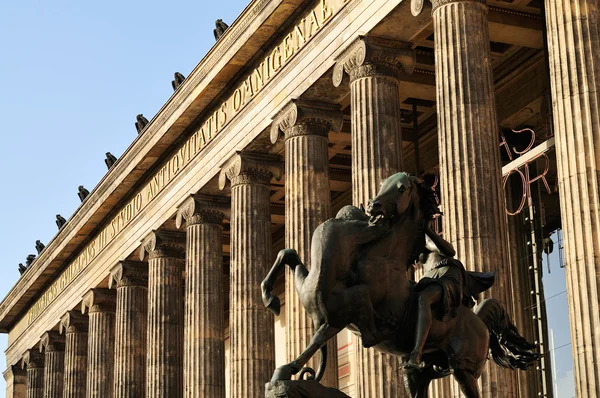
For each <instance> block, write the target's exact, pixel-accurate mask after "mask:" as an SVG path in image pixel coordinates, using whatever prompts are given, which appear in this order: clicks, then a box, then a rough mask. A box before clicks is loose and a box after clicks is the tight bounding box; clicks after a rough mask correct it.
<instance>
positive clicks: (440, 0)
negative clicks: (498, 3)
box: [431, 0, 487, 12]
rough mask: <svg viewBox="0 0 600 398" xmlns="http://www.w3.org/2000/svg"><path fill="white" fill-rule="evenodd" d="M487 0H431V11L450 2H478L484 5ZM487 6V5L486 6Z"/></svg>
mask: <svg viewBox="0 0 600 398" xmlns="http://www.w3.org/2000/svg"><path fill="white" fill-rule="evenodd" d="M486 2H487V0H431V6H432V9H431V11H432V12H433V11H435V10H437V9H438V8H440V7H441V6H445V5H446V4H450V3H478V4H482V5H484V6H486ZM486 8H487V7H486Z"/></svg>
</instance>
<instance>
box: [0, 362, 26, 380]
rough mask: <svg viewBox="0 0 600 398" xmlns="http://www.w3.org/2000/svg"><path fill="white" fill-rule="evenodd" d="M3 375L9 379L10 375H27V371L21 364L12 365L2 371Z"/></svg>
mask: <svg viewBox="0 0 600 398" xmlns="http://www.w3.org/2000/svg"><path fill="white" fill-rule="evenodd" d="M2 376H4V380H6V381H8V380H9V379H10V377H11V376H12V377H25V376H26V372H25V369H23V368H22V367H21V366H17V365H10V366H9V367H8V368H6V370H5V371H4V372H2Z"/></svg>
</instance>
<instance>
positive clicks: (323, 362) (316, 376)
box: [298, 344, 327, 382]
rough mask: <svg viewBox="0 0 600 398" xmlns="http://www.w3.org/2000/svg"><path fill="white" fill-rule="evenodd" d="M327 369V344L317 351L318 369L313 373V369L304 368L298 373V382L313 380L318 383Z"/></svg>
mask: <svg viewBox="0 0 600 398" xmlns="http://www.w3.org/2000/svg"><path fill="white" fill-rule="evenodd" d="M326 367H327V344H326V345H324V346H323V347H321V348H320V349H319V368H318V369H317V372H316V373H315V370H314V369H313V368H309V367H305V368H302V370H301V371H300V375H299V376H298V380H315V381H318V382H320V381H321V379H322V378H323V375H324V374H325V368H326ZM305 375H308V376H305Z"/></svg>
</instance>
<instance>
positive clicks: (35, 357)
mask: <svg viewBox="0 0 600 398" xmlns="http://www.w3.org/2000/svg"><path fill="white" fill-rule="evenodd" d="M21 367H22V368H23V369H25V368H28V369H35V368H43V367H44V354H42V353H41V352H40V351H39V350H34V349H30V350H27V351H25V354H24V355H23V359H22V360H21Z"/></svg>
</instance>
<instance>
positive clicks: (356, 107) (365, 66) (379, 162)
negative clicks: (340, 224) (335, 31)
mask: <svg viewBox="0 0 600 398" xmlns="http://www.w3.org/2000/svg"><path fill="white" fill-rule="evenodd" d="M414 66H415V54H414V51H412V50H411V49H410V48H409V47H408V46H407V45H406V44H404V43H400V42H396V41H391V40H380V39H377V38H373V37H362V36H361V37H359V38H358V40H356V41H355V42H354V43H353V44H352V45H350V46H349V47H348V49H347V50H346V51H344V52H343V53H342V55H341V56H340V58H339V59H338V60H337V64H336V66H335V68H334V74H333V84H334V85H335V86H336V87H337V86H339V85H340V84H341V83H342V81H343V79H344V72H346V73H348V74H349V75H350V94H351V109H352V201H353V203H354V205H356V206H358V205H360V204H364V205H366V204H367V202H368V200H369V199H370V198H373V197H375V195H376V194H377V192H378V191H379V185H380V183H381V181H382V180H383V179H385V178H387V177H389V176H390V175H392V174H394V173H396V172H398V171H402V167H403V162H402V128H401V125H400V90H399V85H398V76H399V74H400V73H401V72H400V71H401V70H402V69H403V70H404V71H405V72H407V73H412V71H413V69H414ZM354 343H355V346H356V358H357V361H358V375H357V376H358V377H357V392H358V397H364V398H367V397H401V396H404V382H403V380H402V370H401V368H400V366H399V361H398V359H397V358H396V357H393V356H390V355H386V354H382V353H380V352H378V351H375V350H374V349H365V348H363V347H362V345H361V344H360V342H359V341H358V340H357V339H354Z"/></svg>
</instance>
